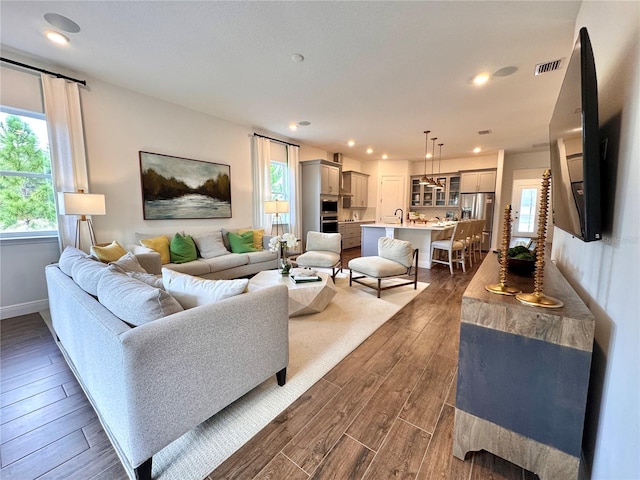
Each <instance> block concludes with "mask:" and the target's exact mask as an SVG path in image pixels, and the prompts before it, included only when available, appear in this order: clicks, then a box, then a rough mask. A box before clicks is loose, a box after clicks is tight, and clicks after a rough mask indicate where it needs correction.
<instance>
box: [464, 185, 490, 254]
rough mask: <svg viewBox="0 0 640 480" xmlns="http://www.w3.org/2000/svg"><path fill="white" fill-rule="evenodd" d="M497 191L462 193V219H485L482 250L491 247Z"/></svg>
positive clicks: (486, 250) (487, 249)
mask: <svg viewBox="0 0 640 480" xmlns="http://www.w3.org/2000/svg"><path fill="white" fill-rule="evenodd" d="M495 197H496V194H495V193H463V194H462V195H460V208H461V210H462V220H466V219H483V220H484V228H483V229H482V232H483V235H482V250H483V251H485V252H488V251H489V250H490V249H491V232H492V230H493V207H494V202H495Z"/></svg>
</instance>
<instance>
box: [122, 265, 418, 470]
mask: <svg viewBox="0 0 640 480" xmlns="http://www.w3.org/2000/svg"><path fill="white" fill-rule="evenodd" d="M347 272H348V270H346V271H345V272H343V273H340V274H338V276H337V278H336V290H337V292H336V296H335V297H334V298H333V300H332V301H331V303H330V304H329V306H327V308H326V309H325V310H324V311H323V312H320V313H316V314H311V315H303V316H299V317H294V318H291V319H290V320H289V366H288V367H287V383H286V385H285V386H284V387H278V385H277V384H276V381H275V375H274V376H273V378H270V379H268V380H267V381H265V382H264V383H263V384H261V385H259V386H258V387H256V388H255V389H253V390H252V391H251V392H249V393H247V394H246V395H245V396H243V397H242V398H240V399H239V400H237V401H235V402H234V403H233V404H231V405H230V406H228V407H227V408H225V409H224V410H222V411H220V412H218V413H217V414H216V415H214V416H213V417H211V418H210V419H209V420H207V421H205V422H203V423H202V424H200V425H198V426H197V427H196V428H194V429H193V430H191V431H189V432H187V433H186V434H184V435H183V436H182V437H180V438H179V439H177V440H176V441H174V442H173V443H171V444H170V445H168V446H167V447H165V448H164V449H163V450H161V451H160V452H159V453H157V454H156V455H154V456H153V472H152V473H153V478H154V479H158V480H202V479H203V478H205V477H206V476H207V475H208V474H209V473H211V472H212V471H213V470H214V469H215V468H216V467H217V466H218V465H220V464H221V463H222V462H223V461H224V460H225V459H226V458H228V457H229V456H231V454H233V453H234V452H235V451H236V450H237V449H238V448H240V447H241V446H242V445H243V444H244V443H246V442H247V441H248V440H249V439H250V438H251V437H253V436H254V435H255V434H256V433H258V432H259V431H260V430H261V429H262V428H264V427H265V426H266V425H267V424H268V423H269V422H270V421H271V420H273V419H274V418H275V417H276V416H278V415H279V414H280V413H281V412H282V411H283V410H285V409H286V408H287V407H288V406H289V405H290V404H291V403H293V402H294V401H295V400H296V399H297V398H298V397H300V396H301V395H302V394H303V393H304V392H305V391H307V390H308V389H309V388H310V387H311V386H312V385H313V384H314V383H316V382H317V381H318V380H320V379H321V378H322V377H323V376H324V375H325V374H326V373H327V372H329V370H331V369H332V368H333V367H334V366H335V365H337V364H338V363H339V362H340V361H341V360H342V359H343V358H344V357H346V356H347V355H348V354H349V353H351V352H352V351H353V350H354V349H355V348H356V347H357V346H358V345H360V344H361V343H362V342H363V341H364V340H366V339H367V338H368V337H369V336H370V335H371V334H372V333H373V332H375V331H376V330H377V329H378V328H379V327H380V326H381V325H382V324H384V323H385V322H386V321H387V320H389V319H390V318H391V317H392V316H393V315H394V314H395V313H396V312H397V311H399V310H400V309H401V308H402V307H403V306H404V305H406V304H407V303H409V302H410V301H411V300H412V299H413V298H415V296H416V295H417V294H418V293H420V292H421V291H422V290H424V289H425V288H426V287H427V286H428V285H429V284H428V283H421V282H419V283H418V289H417V290H414V289H413V288H412V287H411V286H405V287H400V288H396V289H391V290H386V291H383V292H382V298H380V299H378V298H376V292H375V290H372V289H368V288H366V287H364V286H362V285H358V284H356V283H354V284H353V287H349V277H348V273H347ZM128 473H129V476H131V477H132V478H133V472H128Z"/></svg>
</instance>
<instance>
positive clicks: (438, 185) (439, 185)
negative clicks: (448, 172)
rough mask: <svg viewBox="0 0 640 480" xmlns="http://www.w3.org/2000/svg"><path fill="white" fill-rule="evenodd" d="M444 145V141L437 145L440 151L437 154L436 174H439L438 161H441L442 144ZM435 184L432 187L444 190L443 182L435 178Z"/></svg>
mask: <svg viewBox="0 0 640 480" xmlns="http://www.w3.org/2000/svg"><path fill="white" fill-rule="evenodd" d="M443 145H444V143H439V144H438V147H440V152H439V155H438V175H440V162H442V146H443ZM435 183H436V184H435V186H434V187H433V188H435V189H436V190H444V185H443V183H442V182H441V181H440V179H437V180H436V182H435Z"/></svg>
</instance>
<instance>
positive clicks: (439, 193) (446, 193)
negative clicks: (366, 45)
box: [435, 175, 460, 207]
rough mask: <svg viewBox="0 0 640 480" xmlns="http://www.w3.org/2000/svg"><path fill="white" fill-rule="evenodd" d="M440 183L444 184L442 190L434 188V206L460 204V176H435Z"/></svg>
mask: <svg viewBox="0 0 640 480" xmlns="http://www.w3.org/2000/svg"><path fill="white" fill-rule="evenodd" d="M436 180H438V181H439V182H440V183H442V184H443V185H444V188H443V189H442V190H435V194H436V202H435V206H436V207H457V206H458V205H459V204H460V176H459V175H447V176H443V177H437V179H436Z"/></svg>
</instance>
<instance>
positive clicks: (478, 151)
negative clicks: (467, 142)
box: [473, 147, 482, 153]
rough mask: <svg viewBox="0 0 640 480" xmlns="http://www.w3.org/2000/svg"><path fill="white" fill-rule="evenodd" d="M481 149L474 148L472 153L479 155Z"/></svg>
mask: <svg viewBox="0 0 640 480" xmlns="http://www.w3.org/2000/svg"><path fill="white" fill-rule="evenodd" d="M481 151H482V149H481V148H480V147H476V148H474V149H473V153H480V152H481Z"/></svg>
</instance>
